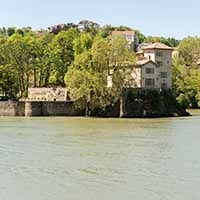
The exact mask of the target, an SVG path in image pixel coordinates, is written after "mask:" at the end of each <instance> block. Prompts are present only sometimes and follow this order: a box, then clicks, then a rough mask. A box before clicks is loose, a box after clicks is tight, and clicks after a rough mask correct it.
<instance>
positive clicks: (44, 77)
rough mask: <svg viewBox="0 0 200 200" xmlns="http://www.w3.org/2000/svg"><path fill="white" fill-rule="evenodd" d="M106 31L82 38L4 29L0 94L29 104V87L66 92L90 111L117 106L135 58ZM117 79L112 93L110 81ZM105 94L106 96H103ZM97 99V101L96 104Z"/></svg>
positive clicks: (64, 33) (71, 32)
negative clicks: (58, 87) (62, 89)
mask: <svg viewBox="0 0 200 200" xmlns="http://www.w3.org/2000/svg"><path fill="white" fill-rule="evenodd" d="M103 31H104V29H100V30H97V29H94V28H92V29H91V30H87V31H82V32H80V31H79V30H78V29H77V28H71V27H70V28H69V29H67V30H64V31H60V32H59V33H57V34H54V33H49V32H42V34H39V35H38V33H36V32H33V31H31V29H27V28H26V29H20V30H16V29H12V33H11V31H10V28H9V29H7V30H6V29H3V30H2V33H1V36H0V94H3V95H4V96H7V97H8V98H9V99H17V98H25V97H27V92H28V88H29V87H51V86H62V87H65V86H66V87H67V88H68V91H69V93H70V97H72V98H73V99H78V100H79V101H80V102H81V104H80V105H84V106H85V105H87V104H88V102H90V106H91V107H95V106H98V105H99V104H101V105H102V106H103V107H104V106H107V104H112V103H115V102H116V99H118V98H119V95H120V94H121V89H122V87H123V85H124V84H128V83H126V82H125V80H127V79H126V78H125V76H128V74H126V73H124V71H123V69H124V66H128V65H133V64H134V63H135V54H134V52H131V51H130V50H129V49H127V48H126V47H127V41H126V40H125V39H123V38H121V37H118V38H115V39H111V38H110V37H108V36H109V35H107V36H105V35H104V34H103ZM110 72H112V73H113V87H112V89H111V88H107V87H106V86H107V76H108V74H109V73H110ZM105 94H107V95H105ZM97 98H98V100H97Z"/></svg>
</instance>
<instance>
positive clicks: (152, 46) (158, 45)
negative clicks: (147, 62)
mask: <svg viewBox="0 0 200 200" xmlns="http://www.w3.org/2000/svg"><path fill="white" fill-rule="evenodd" d="M142 49H143V50H148V49H166V50H173V48H172V47H169V46H167V45H165V44H162V43H160V42H156V43H153V44H149V45H147V46H144V47H142Z"/></svg>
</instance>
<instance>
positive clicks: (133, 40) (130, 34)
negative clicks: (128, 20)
mask: <svg viewBox="0 0 200 200" xmlns="http://www.w3.org/2000/svg"><path fill="white" fill-rule="evenodd" d="M118 36H122V37H123V38H125V39H126V40H127V41H128V45H129V48H130V49H132V50H134V51H136V49H137V46H138V38H137V35H136V31H134V30H132V31H113V32H112V37H113V38H115V37H118Z"/></svg>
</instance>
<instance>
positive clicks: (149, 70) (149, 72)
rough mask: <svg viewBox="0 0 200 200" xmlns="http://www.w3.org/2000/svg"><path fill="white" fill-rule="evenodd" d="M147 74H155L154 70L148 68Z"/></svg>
mask: <svg viewBox="0 0 200 200" xmlns="http://www.w3.org/2000/svg"><path fill="white" fill-rule="evenodd" d="M145 72H146V74H154V68H146V69H145Z"/></svg>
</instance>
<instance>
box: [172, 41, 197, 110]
mask: <svg viewBox="0 0 200 200" xmlns="http://www.w3.org/2000/svg"><path fill="white" fill-rule="evenodd" d="M173 73H174V74H173V84H174V89H175V90H176V93H177V99H178V101H179V102H181V103H182V104H184V105H185V107H189V108H197V107H199V106H200V38H199V37H188V38H186V39H184V40H183V41H181V43H180V44H179V46H178V49H177V54H176V55H175V57H174V66H173Z"/></svg>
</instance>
